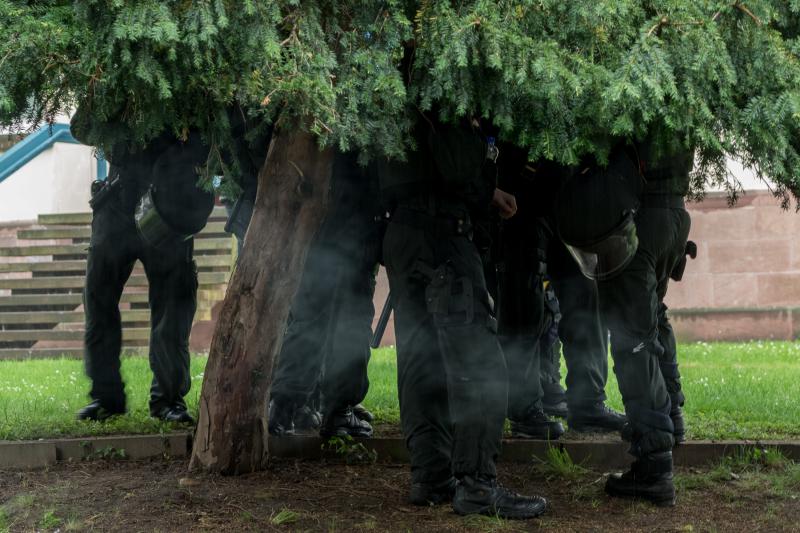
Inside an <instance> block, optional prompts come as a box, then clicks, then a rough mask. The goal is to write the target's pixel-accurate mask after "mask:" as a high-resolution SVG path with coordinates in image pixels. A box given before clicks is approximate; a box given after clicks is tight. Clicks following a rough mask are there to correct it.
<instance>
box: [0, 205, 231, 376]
mask: <svg viewBox="0 0 800 533" xmlns="http://www.w3.org/2000/svg"><path fill="white" fill-rule="evenodd" d="M90 223H91V214H90V213H70V214H56V215H40V216H39V218H38V220H37V222H36V224H34V225H28V226H26V227H20V228H8V227H7V228H0V360H2V359H20V358H44V357H60V356H63V357H82V355H83V346H82V344H83V333H84V329H83V324H84V314H83V305H82V291H83V286H84V278H85V272H86V257H87V247H88V242H89V237H90V235H91V227H90ZM224 225H225V210H224V209H223V208H220V207H218V208H215V209H214V212H213V213H212V216H211V219H210V221H209V223H208V225H207V226H206V227H205V229H204V230H203V231H202V232H201V233H200V234H199V235H198V236H197V237H196V239H195V247H194V249H195V260H196V261H197V266H198V271H199V284H200V287H199V290H198V295H197V300H198V309H197V314H196V315H195V321H196V322H197V321H208V320H211V318H212V317H211V310H212V308H213V307H214V305H215V304H216V303H217V302H219V301H220V300H222V298H223V297H224V295H225V289H226V286H227V282H228V279H229V276H230V271H231V267H232V265H233V262H234V260H235V257H234V253H235V242H234V240H233V239H232V238H231V236H230V235H229V234H226V233H225V232H224V229H223V227H224ZM3 230H4V231H3ZM120 311H121V315H122V322H123V341H122V342H123V352H125V353H135V352H142V351H144V350H143V347H145V346H147V344H148V341H149V336H150V328H149V321H150V312H149V310H148V306H147V278H146V277H145V275H144V269H143V267H142V265H141V263H138V262H137V264H136V266H135V267H134V270H133V273H132V275H131V277H130V279H129V280H128V283H127V284H126V286H125V291H124V292H123V294H122V299H121V303H120Z"/></svg>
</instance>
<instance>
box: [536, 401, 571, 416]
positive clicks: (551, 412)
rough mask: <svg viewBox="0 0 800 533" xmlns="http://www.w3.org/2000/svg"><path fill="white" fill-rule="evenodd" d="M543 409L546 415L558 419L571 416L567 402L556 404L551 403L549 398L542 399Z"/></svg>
mask: <svg viewBox="0 0 800 533" xmlns="http://www.w3.org/2000/svg"><path fill="white" fill-rule="evenodd" d="M542 409H543V410H544V413H545V414H546V415H548V416H555V417H558V418H567V417H568V416H569V409H568V408H567V402H565V401H564V400H561V401H560V402H556V403H549V402H548V401H547V398H543V399H542Z"/></svg>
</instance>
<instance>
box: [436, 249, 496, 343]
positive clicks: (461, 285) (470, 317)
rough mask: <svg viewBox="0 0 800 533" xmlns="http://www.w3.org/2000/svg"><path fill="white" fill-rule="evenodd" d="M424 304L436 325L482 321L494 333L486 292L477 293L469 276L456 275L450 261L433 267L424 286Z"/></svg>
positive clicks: (490, 308) (461, 324)
mask: <svg viewBox="0 0 800 533" xmlns="http://www.w3.org/2000/svg"><path fill="white" fill-rule="evenodd" d="M425 304H426V307H427V310H428V312H429V313H431V315H433V318H434V322H435V324H436V326H437V327H440V328H442V327H452V326H466V325H470V324H476V323H483V325H485V326H486V327H487V328H488V329H489V330H490V331H491V332H492V333H497V320H495V318H494V316H492V307H493V304H492V302H491V298H490V297H489V294H488V293H486V294H485V295H483V297H481V294H480V293H479V292H477V291H476V288H475V286H474V285H473V283H472V280H471V279H470V278H469V277H467V276H462V277H456V274H455V271H454V270H453V268H452V267H451V266H450V265H447V264H444V265H441V266H440V267H439V268H437V269H436V270H435V271H434V273H433V276H432V279H431V281H430V283H429V284H428V286H427V287H426V289H425Z"/></svg>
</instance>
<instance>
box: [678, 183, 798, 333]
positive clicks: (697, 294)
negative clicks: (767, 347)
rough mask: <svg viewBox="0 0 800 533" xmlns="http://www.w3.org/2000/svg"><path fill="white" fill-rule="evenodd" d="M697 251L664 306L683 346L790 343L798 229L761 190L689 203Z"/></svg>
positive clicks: (793, 219)
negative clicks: (706, 342) (689, 342)
mask: <svg viewBox="0 0 800 533" xmlns="http://www.w3.org/2000/svg"><path fill="white" fill-rule="evenodd" d="M689 211H690V213H691V215H692V231H691V234H690V239H692V240H694V241H695V242H696V243H697V246H698V257H697V259H696V260H694V261H691V262H690V263H689V265H688V266H687V269H686V274H685V276H684V279H683V281H682V282H680V283H671V285H670V288H669V293H668V294H667V304H668V305H669V306H670V309H671V316H672V319H673V324H674V326H675V330H676V334H677V335H678V336H679V337H680V338H682V339H683V340H748V339H793V338H795V337H796V336H797V334H798V331H799V330H800V314H799V311H798V310H799V309H800V277H798V274H800V236H798V235H797V230H798V229H800V222H798V216H800V215H798V214H796V213H795V210H794V207H791V208H790V209H789V210H783V209H781V207H780V204H779V202H778V200H776V199H775V198H774V197H773V196H772V195H771V194H770V193H769V192H768V191H754V192H748V193H746V194H744V195H743V196H742V197H741V198H740V199H739V201H738V202H737V204H736V205H735V206H734V207H730V206H729V205H728V202H727V198H726V196H725V195H724V194H720V193H713V194H710V195H709V196H708V197H707V198H706V199H705V200H704V201H703V202H700V203H694V204H690V206H689Z"/></svg>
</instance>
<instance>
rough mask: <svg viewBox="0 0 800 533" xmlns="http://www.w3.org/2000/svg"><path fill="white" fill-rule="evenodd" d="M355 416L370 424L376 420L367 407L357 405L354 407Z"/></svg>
mask: <svg viewBox="0 0 800 533" xmlns="http://www.w3.org/2000/svg"><path fill="white" fill-rule="evenodd" d="M353 414H354V415H356V416H357V417H358V418H360V419H361V420H364V421H366V422H369V423H370V424H371V423H372V422H373V420H375V415H373V414H372V413H371V412H369V411H368V410H367V408H366V407H364V406H363V405H361V404H360V403H357V404H355V405H354V406H353Z"/></svg>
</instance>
